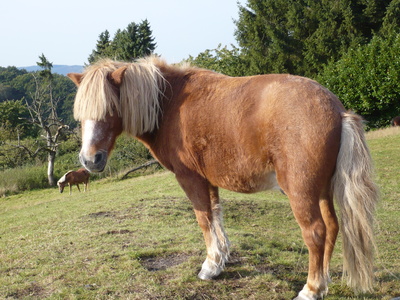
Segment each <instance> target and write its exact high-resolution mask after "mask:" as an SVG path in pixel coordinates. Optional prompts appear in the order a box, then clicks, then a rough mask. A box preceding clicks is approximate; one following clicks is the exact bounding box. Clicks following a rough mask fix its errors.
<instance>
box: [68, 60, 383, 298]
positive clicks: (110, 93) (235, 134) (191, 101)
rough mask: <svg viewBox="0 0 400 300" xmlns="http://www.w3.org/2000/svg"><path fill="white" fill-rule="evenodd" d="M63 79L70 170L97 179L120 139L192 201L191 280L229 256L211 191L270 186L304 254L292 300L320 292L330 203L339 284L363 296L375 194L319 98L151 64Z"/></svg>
mask: <svg viewBox="0 0 400 300" xmlns="http://www.w3.org/2000/svg"><path fill="white" fill-rule="evenodd" d="M68 76H69V77H70V78H71V79H72V80H73V81H74V82H75V83H76V84H77V86H78V91H77V95H76V99H75V106H74V115H75V118H76V119H78V120H80V121H81V123H82V142H83V143H82V149H81V152H80V160H81V163H82V164H83V165H84V166H85V167H86V168H87V169H88V170H90V171H95V172H101V171H102V170H103V169H104V167H105V165H106V162H107V159H108V157H109V155H110V152H111V150H112V148H113V146H114V143H115V139H116V137H117V136H118V135H119V134H121V132H122V131H125V132H127V133H130V134H131V135H133V136H135V137H136V138H138V139H139V140H140V141H142V142H143V143H144V144H145V145H146V146H147V147H148V148H149V149H150V151H151V152H152V155H153V156H154V157H155V158H156V159H157V160H158V161H159V162H160V163H161V164H163V165H164V166H165V167H166V168H168V169H169V170H171V171H172V172H174V173H175V176H176V179H177V180H178V182H179V184H180V185H181V187H182V188H183V190H184V191H185V192H186V194H187V196H188V197H189V199H190V200H191V201H192V203H193V207H194V211H195V213H196V217H197V221H198V223H199V225H200V228H201V229H202V231H203V235H204V239H205V243H206V247H207V258H206V260H205V261H204V263H203V265H202V269H201V271H200V273H199V277H200V278H201V279H211V278H214V277H216V276H218V275H219V274H220V273H221V271H222V270H223V268H224V266H225V263H226V262H227V260H228V258H229V240H228V238H227V235H226V233H225V230H224V228H223V222H222V208H221V204H220V202H219V195H218V188H219V187H221V188H224V189H228V190H232V191H237V192H243V193H253V192H259V191H263V190H266V189H269V188H279V187H280V188H281V189H282V190H283V192H284V193H285V194H286V195H287V196H288V198H289V201H290V205H291V207H292V210H293V213H294V216H295V218H296V220H297V222H298V224H299V225H300V227H301V230H302V234H303V239H304V242H305V244H306V245H307V247H308V251H309V270H308V279H307V283H306V285H305V286H304V288H303V289H302V290H301V291H300V293H299V295H298V296H297V297H296V299H308V300H310V299H317V298H319V297H323V296H324V295H325V294H326V293H327V291H328V283H329V281H330V277H329V263H330V259H331V255H332V251H333V248H334V245H335V242H336V237H337V234H338V231H339V225H338V220H337V217H336V213H335V209H334V203H333V198H334V197H335V198H336V200H337V203H338V205H339V209H340V213H341V228H342V236H343V256H344V274H346V275H347V276H348V284H349V285H350V286H351V287H353V288H354V289H356V290H360V291H369V290H371V289H372V284H373V277H374V274H373V245H374V238H373V237H374V233H373V219H374V218H373V215H374V210H375V204H376V202H377V200H378V190H377V187H376V186H375V184H374V182H373V180H372V163H371V157H370V153H369V150H368V148H367V144H366V142H365V137H364V131H363V125H362V120H361V118H360V117H359V116H357V115H354V114H352V113H349V112H346V110H345V108H344V107H343V105H342V103H341V102H340V101H339V100H338V99H337V97H336V96H335V95H333V94H332V93H331V92H329V91H328V90H327V89H325V88H324V87H322V86H321V85H319V84H318V83H317V82H315V81H313V80H310V79H307V78H303V77H298V76H291V75H279V74H272V75H261V76H251V77H241V78H233V77H228V76H224V75H222V74H217V73H214V72H211V71H208V70H203V69H197V68H193V67H190V66H181V67H180V66H173V65H168V64H166V63H165V62H164V61H162V60H160V59H158V58H154V57H150V58H146V59H143V60H139V61H138V62H135V63H124V62H116V61H111V60H104V61H100V62H98V63H96V64H94V65H92V66H89V67H88V68H87V69H86V70H85V72H84V73H83V74H76V73H74V74H69V75H68ZM293 116H296V122H293Z"/></svg>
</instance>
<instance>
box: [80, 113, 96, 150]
mask: <svg viewBox="0 0 400 300" xmlns="http://www.w3.org/2000/svg"><path fill="white" fill-rule="evenodd" d="M95 125H96V122H95V121H93V120H86V121H85V125H84V126H83V133H82V149H81V153H82V154H84V155H85V156H86V155H88V154H89V150H90V146H91V145H92V144H93V142H95V136H96V134H95Z"/></svg>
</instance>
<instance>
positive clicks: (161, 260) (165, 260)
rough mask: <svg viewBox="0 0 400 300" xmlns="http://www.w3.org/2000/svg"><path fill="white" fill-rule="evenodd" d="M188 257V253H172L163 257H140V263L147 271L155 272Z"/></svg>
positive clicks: (182, 261) (178, 263)
mask: <svg viewBox="0 0 400 300" xmlns="http://www.w3.org/2000/svg"><path fill="white" fill-rule="evenodd" d="M189 257H190V255H189V254H185V253H174V254H170V255H168V256H163V257H144V258H142V259H141V261H140V263H141V264H142V266H143V267H145V268H146V269H147V270H148V271H151V272H155V271H161V270H166V269H168V268H171V267H174V266H177V265H180V264H181V263H184V262H185V261H187V260H188V258H189Z"/></svg>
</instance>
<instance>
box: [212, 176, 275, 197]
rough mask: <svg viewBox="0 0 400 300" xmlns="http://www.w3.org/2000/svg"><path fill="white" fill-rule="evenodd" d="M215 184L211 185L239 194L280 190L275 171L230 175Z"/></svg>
mask: <svg viewBox="0 0 400 300" xmlns="http://www.w3.org/2000/svg"><path fill="white" fill-rule="evenodd" d="M215 183H216V184H214V183H213V184H214V185H216V186H218V187H221V188H224V189H226V190H230V191H234V192H239V193H255V192H260V191H265V190H270V189H280V187H279V184H278V182H277V180H276V174H275V171H270V172H266V173H264V174H253V175H250V176H246V175H243V174H232V175H227V176H223V177H220V178H218V179H216V180H215Z"/></svg>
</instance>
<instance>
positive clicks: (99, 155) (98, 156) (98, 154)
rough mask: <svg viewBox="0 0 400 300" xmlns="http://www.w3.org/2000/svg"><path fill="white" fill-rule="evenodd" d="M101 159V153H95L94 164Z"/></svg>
mask: <svg viewBox="0 0 400 300" xmlns="http://www.w3.org/2000/svg"><path fill="white" fill-rule="evenodd" d="M102 159H103V154H102V153H96V155H95V156H94V164H98V163H99V162H100V161H101V160H102Z"/></svg>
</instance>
